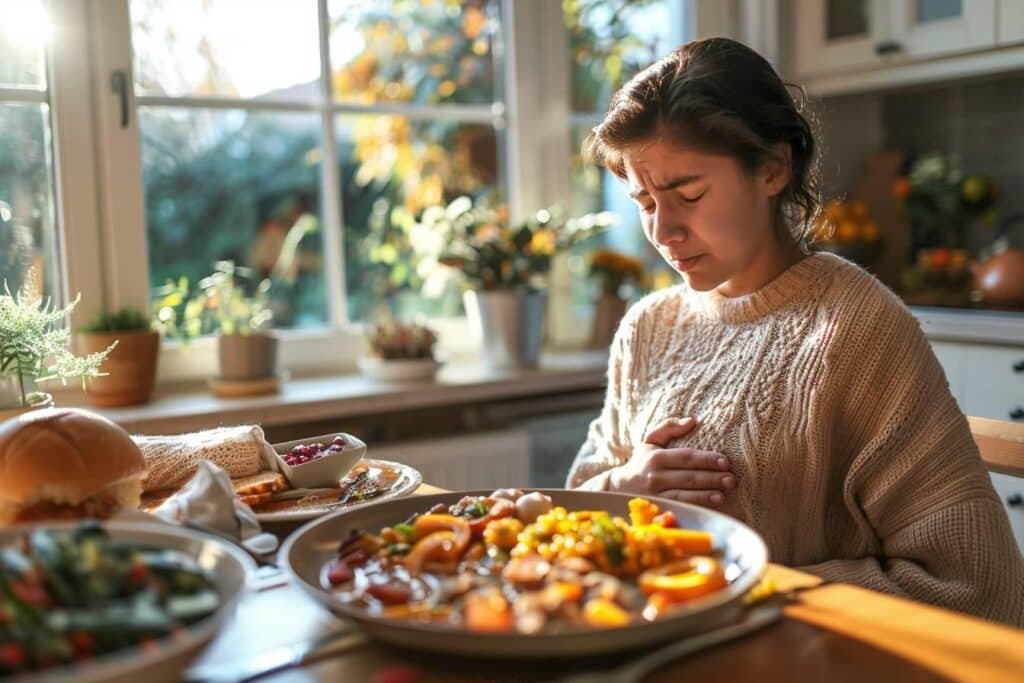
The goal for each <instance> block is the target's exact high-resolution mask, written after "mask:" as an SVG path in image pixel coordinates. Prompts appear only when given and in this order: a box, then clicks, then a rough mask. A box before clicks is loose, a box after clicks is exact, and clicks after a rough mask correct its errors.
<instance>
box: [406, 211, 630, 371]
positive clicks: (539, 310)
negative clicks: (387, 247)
mask: <svg viewBox="0 0 1024 683" xmlns="http://www.w3.org/2000/svg"><path fill="white" fill-rule="evenodd" d="M613 222H614V216H613V214H611V213H608V212H603V213H597V214H587V215H586V216H581V217H579V218H574V219H569V220H565V219H562V218H560V217H559V216H558V211H557V210H550V209H542V210H540V211H538V212H537V213H535V214H534V215H533V216H532V217H530V219H529V220H527V221H525V222H524V223H522V224H520V225H518V226H513V225H510V224H509V220H508V213H507V209H506V208H505V207H504V206H497V207H495V206H491V205H490V204H487V203H483V202H481V203H477V204H474V203H473V200H471V199H470V198H469V197H459V198H457V199H455V200H454V201H452V202H451V203H450V204H448V206H445V207H440V206H435V207H431V208H428V209H426V210H425V211H424V212H423V214H422V216H421V218H420V220H419V221H418V223H417V224H416V225H415V226H414V227H413V231H412V234H411V236H410V241H411V242H412V243H413V246H414V249H416V250H417V252H418V253H419V254H420V256H421V263H420V266H419V268H420V269H421V270H422V269H424V268H426V269H427V270H429V269H430V268H431V264H432V263H436V264H438V265H440V266H443V267H445V268H447V269H448V271H447V272H449V273H456V274H457V276H458V277H459V278H460V279H461V281H462V284H463V286H464V287H465V294H464V303H465V306H466V315H467V317H468V318H469V323H470V326H471V328H472V329H473V331H474V334H475V336H476V337H477V338H478V339H479V340H480V342H481V343H482V345H483V358H484V362H485V363H486V364H487V365H488V366H490V367H492V368H495V369H505V368H516V367H529V366H532V365H536V363H537V359H538V357H539V355H540V346H541V341H542V339H543V325H544V308H545V303H546V296H545V294H546V287H547V278H546V276H547V274H548V272H549V271H550V269H551V260H552V258H553V257H554V256H555V255H556V254H557V253H559V252H561V251H565V250H567V249H569V248H571V247H573V246H575V245H577V244H579V243H580V242H582V241H583V240H585V239H587V238H588V237H590V236H592V235H594V234H596V233H597V232H600V231H601V230H604V229H605V228H607V227H608V226H609V225H611V224H612V223H613ZM442 272H443V271H442ZM430 279H431V277H430V276H428V278H427V285H426V286H427V287H429V286H430Z"/></svg>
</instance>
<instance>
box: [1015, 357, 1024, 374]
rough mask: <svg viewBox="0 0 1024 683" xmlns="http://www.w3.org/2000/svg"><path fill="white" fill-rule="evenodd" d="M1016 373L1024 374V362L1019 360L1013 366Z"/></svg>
mask: <svg viewBox="0 0 1024 683" xmlns="http://www.w3.org/2000/svg"><path fill="white" fill-rule="evenodd" d="M1013 371H1014V372H1024V360H1019V361H1017V362H1016V363H1014V364H1013Z"/></svg>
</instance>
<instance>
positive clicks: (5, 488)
mask: <svg viewBox="0 0 1024 683" xmlns="http://www.w3.org/2000/svg"><path fill="white" fill-rule="evenodd" d="M145 473H146V463H145V461H144V460H143V458H142V452H141V451H140V450H139V447H138V446H136V445H135V442H134V441H132V438H131V437H130V436H129V435H128V432H126V431H125V430H124V429H122V428H121V427H119V426H117V425H116V424H114V423H113V422H111V421H110V420H108V419H107V418H105V417H102V416H100V415H97V414H95V413H91V412H89V411H87V410H80V409H77V408H47V409H43V410H31V411H29V412H27V413H23V414H22V415H19V416H18V417H16V418H13V419H10V420H7V421H6V422H4V423H3V424H2V425H0V524H4V523H11V522H15V521H17V522H21V521H35V520H38V519H67V518H69V517H70V518H74V517H77V516H101V517H102V516H109V514H113V513H114V512H116V511H117V510H119V509H121V508H123V507H129V506H131V507H137V506H138V504H139V495H140V493H141V488H142V487H141V479H142V477H143V476H144V475H145Z"/></svg>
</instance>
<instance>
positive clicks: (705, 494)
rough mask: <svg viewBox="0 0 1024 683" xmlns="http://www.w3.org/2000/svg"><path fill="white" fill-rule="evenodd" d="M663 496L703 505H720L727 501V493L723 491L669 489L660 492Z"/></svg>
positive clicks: (681, 501) (710, 506)
mask: <svg viewBox="0 0 1024 683" xmlns="http://www.w3.org/2000/svg"><path fill="white" fill-rule="evenodd" d="M658 495H659V496H661V497H662V498H671V499H672V500H677V501H679V502H680V503H692V504H693V505H701V506H703V507H709V508H714V507H720V506H721V505H722V503H724V502H725V495H724V494H723V493H722V492H721V491H680V490H678V489H669V490H668V491H662V492H661V493H659V494H658Z"/></svg>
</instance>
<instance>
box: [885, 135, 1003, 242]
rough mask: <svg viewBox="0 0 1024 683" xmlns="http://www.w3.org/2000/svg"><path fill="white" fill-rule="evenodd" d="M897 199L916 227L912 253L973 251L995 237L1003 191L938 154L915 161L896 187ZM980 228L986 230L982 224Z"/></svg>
mask: <svg viewBox="0 0 1024 683" xmlns="http://www.w3.org/2000/svg"><path fill="white" fill-rule="evenodd" d="M892 194H893V197H894V198H895V199H896V200H897V202H898V205H899V207H900V210H901V212H902V213H903V215H904V216H905V217H906V219H907V220H908V221H909V222H910V226H911V252H912V253H914V254H916V253H917V252H918V250H920V249H928V248H932V247H945V248H952V249H963V248H971V247H972V243H974V242H980V243H987V242H988V241H989V240H990V239H991V235H987V234H983V235H971V234H969V233H970V231H971V230H972V229H973V228H976V227H981V228H982V232H989V231H990V230H991V228H992V227H993V226H994V225H995V224H996V222H997V221H998V219H999V208H998V200H999V187H998V185H996V183H995V182H994V181H993V180H992V179H991V178H989V177H988V176H983V175H967V174H964V172H963V171H962V170H961V169H960V167H959V165H958V164H957V163H956V162H955V160H954V159H953V158H952V157H951V156H949V155H947V154H944V153H942V152H937V151H932V152H927V153H924V154H920V155H918V156H916V157H912V158H911V159H910V160H909V161H908V164H907V167H906V169H905V173H904V174H903V175H901V176H899V177H898V178H896V180H895V181H893V187H892ZM978 223H980V226H978V225H977V224H978Z"/></svg>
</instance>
